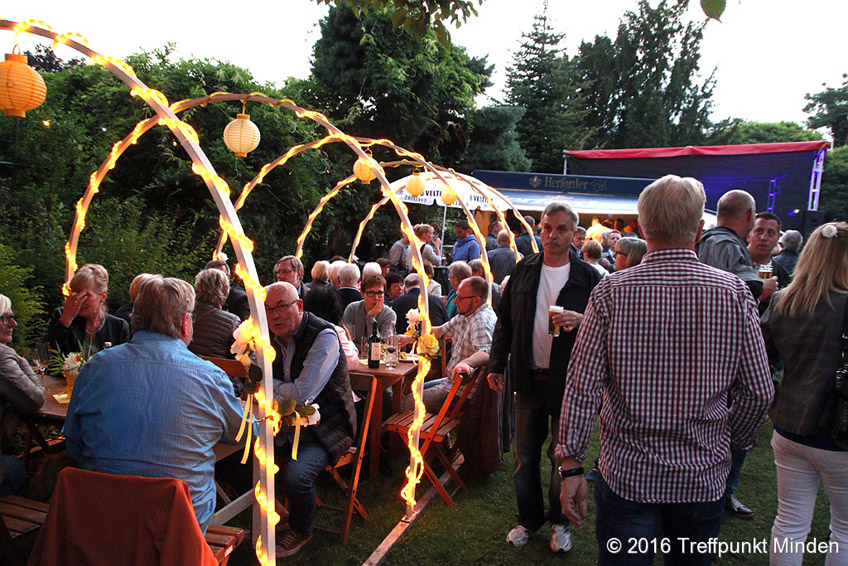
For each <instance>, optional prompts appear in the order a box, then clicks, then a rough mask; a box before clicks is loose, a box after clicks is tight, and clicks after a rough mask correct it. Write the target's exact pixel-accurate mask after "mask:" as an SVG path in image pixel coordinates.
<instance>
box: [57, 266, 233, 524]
mask: <svg viewBox="0 0 848 566" xmlns="http://www.w3.org/2000/svg"><path fill="white" fill-rule="evenodd" d="M193 306H194V289H192V288H191V285H189V284H188V283H186V282H185V281H181V280H179V279H174V278H172V277H169V278H167V279H163V278H162V277H161V276H159V275H156V276H153V277H152V278H151V279H148V280H147V281H145V282H144V283H143V284H142V286H141V290H140V291H139V294H138V297H137V298H136V300H135V302H134V303H133V313H132V329H133V337H132V340H131V341H130V342H128V343H126V344H121V345H120V346H115V347H114V348H109V349H107V350H103V351H102V352H100V353H99V354H97V355H96V356H94V357H93V358H92V359H91V360H90V361H89V362H88V363H86V364H85V366H83V368H82V371H81V372H80V374H79V376H78V377H77V379H76V383H75V385H74V393H73V395H72V397H71V404H70V405H68V417H67V420H66V421H65V427H64V429H63V430H62V432H63V433H64V435H65V444H66V446H67V450H68V454H70V455H71V456H72V457H73V458H74V459H75V460H76V461H77V462H78V463H79V464H80V465H81V466H82V467H83V468H85V469H86V470H92V471H95V472H101V473H106V474H117V475H128V476H142V477H154V478H162V477H166V478H177V479H181V480H183V481H185V482H186V483H187V484H188V489H189V493H190V494H191V501H192V504H193V505H194V513H195V515H196V516H197V521H198V523H199V524H200V528H201V530H203V532H206V527H208V526H209V521H210V519H211V518H212V513H213V511H214V510H215V481H214V471H215V455H214V452H213V451H212V448H213V446H215V444H217V443H218V442H222V441H223V442H230V443H234V442H235V435H236V434H237V432H238V429H239V425H240V424H241V415H242V407H241V404H240V403H239V400H238V398H237V397H236V396H235V395H234V393H233V385H232V383H231V382H230V379H229V378H228V377H227V374H226V373H224V372H223V371H222V370H220V369H218V368H217V367H215V366H214V365H212V364H211V363H210V362H207V361H204V360H201V359H200V358H198V357H197V356H195V355H194V354H192V353H191V352H190V351H189V350H188V347H187V345H188V344H189V343H190V342H191V338H192V335H193V332H194V329H193V326H192V320H191V314H192V308H193Z"/></svg>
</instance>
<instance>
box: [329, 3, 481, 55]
mask: <svg viewBox="0 0 848 566" xmlns="http://www.w3.org/2000/svg"><path fill="white" fill-rule="evenodd" d="M317 1H318V3H319V4H338V3H339V2H336V1H335V0H317ZM344 3H345V4H346V5H347V6H348V7H350V8H352V9H353V10H354V12H355V13H356V15H357V16H360V15H363V14H371V13H385V12H391V14H392V26H393V27H394V28H400V27H402V28H403V29H404V30H406V31H407V32H409V33H410V34H412V35H413V36H415V37H417V38H418V39H421V38H422V37H424V36H425V35H427V33H428V32H429V31H430V29H432V30H433V33H434V34H435V36H436V37H437V38H438V39H439V41H440V42H441V43H442V44H443V45H445V46H447V45H448V44H449V43H450V32H448V30H447V27H446V25H445V24H454V25H456V27H459V26H460V25H461V24H462V23H464V22H466V21H467V20H468V18H469V17H471V16H472V15H474V16H476V15H477V9H476V8H475V7H474V0H344ZM482 3H483V0H477V4H478V5H479V4H482Z"/></svg>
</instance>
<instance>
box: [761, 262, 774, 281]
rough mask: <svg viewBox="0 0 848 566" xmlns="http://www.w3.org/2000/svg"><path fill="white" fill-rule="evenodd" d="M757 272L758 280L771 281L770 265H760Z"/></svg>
mask: <svg viewBox="0 0 848 566" xmlns="http://www.w3.org/2000/svg"><path fill="white" fill-rule="evenodd" d="M758 272H759V274H760V279H771V273H772V270H771V264H768V265H761V266H760V268H759V270H758Z"/></svg>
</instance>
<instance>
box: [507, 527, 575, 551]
mask: <svg viewBox="0 0 848 566" xmlns="http://www.w3.org/2000/svg"><path fill="white" fill-rule="evenodd" d="M532 536H533V533H531V532H530V531H528V530H527V529H525V528H524V526H523V525H518V526H517V527H515V528H514V529H512V530H511V531H509V534H508V535H506V542H508V543H509V544H511V545H512V546H514V547H516V548H518V547H519V546H524V545H525V544H527V541H528V540H530V537H532ZM569 548H570V547H569Z"/></svg>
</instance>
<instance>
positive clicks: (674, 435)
mask: <svg viewBox="0 0 848 566" xmlns="http://www.w3.org/2000/svg"><path fill="white" fill-rule="evenodd" d="M728 392H729V393H730V396H731V398H732V400H733V402H732V404H731V406H730V407H728ZM772 396H773V387H772V383H771V375H770V373H769V367H768V362H767V360H766V353H765V348H764V344H763V338H762V335H761V333H760V328H759V320H758V316H757V308H756V306H755V305H754V301H753V299H752V298H751V293H750V291H748V287H747V286H746V285H745V284H744V283H743V282H742V281H741V280H740V279H739V278H738V277H736V276H735V275H732V274H729V273H726V272H723V271H719V270H717V269H714V268H712V267H709V266H706V265H703V264H701V263H700V262H699V261H698V258H697V256H696V255H695V253H694V252H692V251H689V250H683V249H675V250H660V251H655V252H652V253H649V254H647V255H646V256H645V258H644V259H643V261H642V263H641V264H640V265H638V266H636V267H633V268H630V269H627V270H625V271H621V272H617V273H614V274H612V275H611V276H609V277H606V278H604V279H603V280H602V281H601V282H600V283H599V284H598V286H597V287H596V288H595V290H594V292H593V293H592V296H591V298H590V300H589V305H588V308H587V309H586V315H585V318H584V319H583V322H582V324H581V326H580V333H579V335H578V337H577V343H576V344H575V346H574V351H573V353H572V355H571V362H570V364H569V367H568V377H567V379H566V386H565V395H564V397H563V404H562V417H561V419H560V431H559V445H558V446H557V448H556V455H557V456H558V457H560V458H564V457H569V456H570V457H574V458H575V459H577V460H578V461H583V460H584V459H585V458H586V452H587V450H588V446H589V439H590V438H591V435H592V429H593V428H594V423H595V419H596V418H597V415H598V407H599V406H600V407H601V410H600V430H601V432H600V440H601V458H600V460H601V461H600V471H601V474H602V476H603V477H604V479H605V480H606V482H607V484H609V486H610V488H612V490H613V491H614V492H615V493H616V494H617V495H619V496H620V497H623V498H625V499H628V500H631V501H636V502H639V503H692V502H707V501H716V500H718V499H720V498H721V497H722V495H723V494H724V490H725V479H726V478H727V473H728V471H729V468H730V445H731V443H732V444H733V445H734V446H736V447H739V448H741V449H743V450H749V449H751V448H753V447H754V444H755V443H756V434H757V429H758V428H759V425H760V424H761V423H762V422H763V418H764V417H765V413H766V411H767V409H768V407H769V405H770V404H771V400H772ZM602 400H603V403H601V401H602Z"/></svg>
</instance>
